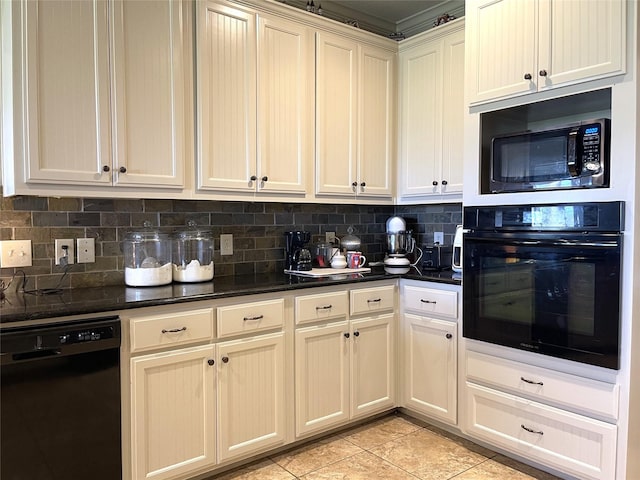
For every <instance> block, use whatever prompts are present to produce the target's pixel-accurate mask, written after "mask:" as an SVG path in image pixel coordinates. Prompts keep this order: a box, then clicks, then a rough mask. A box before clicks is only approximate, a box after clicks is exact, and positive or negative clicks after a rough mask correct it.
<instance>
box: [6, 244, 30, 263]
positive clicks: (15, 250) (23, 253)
mask: <svg viewBox="0 0 640 480" xmlns="http://www.w3.org/2000/svg"><path fill="white" fill-rule="evenodd" d="M31 265H32V254H31V240H3V241H0V267H2V268H16V267H30V266H31Z"/></svg>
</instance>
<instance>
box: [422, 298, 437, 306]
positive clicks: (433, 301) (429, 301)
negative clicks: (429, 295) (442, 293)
mask: <svg viewBox="0 0 640 480" xmlns="http://www.w3.org/2000/svg"><path fill="white" fill-rule="evenodd" d="M420 301H421V302H422V303H433V304H434V305H435V304H436V303H438V302H436V301H435V300H425V299H423V298H421V299H420Z"/></svg>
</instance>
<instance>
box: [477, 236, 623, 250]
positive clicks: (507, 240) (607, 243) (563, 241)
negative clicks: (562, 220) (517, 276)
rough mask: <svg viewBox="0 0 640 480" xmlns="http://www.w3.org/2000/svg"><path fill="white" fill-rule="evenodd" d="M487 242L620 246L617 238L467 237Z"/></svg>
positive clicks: (563, 245) (568, 245) (535, 244)
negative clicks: (523, 238)
mask: <svg viewBox="0 0 640 480" xmlns="http://www.w3.org/2000/svg"><path fill="white" fill-rule="evenodd" d="M469 241H473V242H487V243H494V244H500V245H523V246H550V247H591V248H594V247H595V248H618V247H619V246H620V244H619V242H618V241H617V240H610V241H606V240H605V241H593V242H591V241H588V240H586V241H585V240H567V239H566V238H557V239H554V240H544V239H543V240H517V239H513V238H495V237H492V238H483V237H471V238H469V237H467V242H469Z"/></svg>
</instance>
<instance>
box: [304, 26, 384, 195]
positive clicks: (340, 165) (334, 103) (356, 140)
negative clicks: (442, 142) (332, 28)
mask: <svg viewBox="0 0 640 480" xmlns="http://www.w3.org/2000/svg"><path fill="white" fill-rule="evenodd" d="M395 57H396V54H395V52H394V50H393V49H391V48H390V49H389V50H386V49H383V48H379V47H375V46H371V45H367V44H365V43H361V42H358V41H356V40H353V39H351V38H347V37H343V36H340V35H337V34H334V33H329V32H324V31H322V32H318V33H316V65H317V70H316V190H315V191H316V195H318V196H324V195H348V196H353V195H356V196H362V197H391V196H392V194H393V185H392V179H393V174H392V169H393V168H394V161H393V158H394V154H393V151H394V148H395V143H394V134H393V132H394V129H395V127H394V119H395V100H394V99H395V88H396V87H395V75H396V73H395V68H396V60H395Z"/></svg>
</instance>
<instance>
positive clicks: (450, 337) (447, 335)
mask: <svg viewBox="0 0 640 480" xmlns="http://www.w3.org/2000/svg"><path fill="white" fill-rule="evenodd" d="M445 337H447V338H448V339H449V340H451V339H452V338H453V335H451V334H450V333H447V334H446V335H445Z"/></svg>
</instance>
